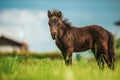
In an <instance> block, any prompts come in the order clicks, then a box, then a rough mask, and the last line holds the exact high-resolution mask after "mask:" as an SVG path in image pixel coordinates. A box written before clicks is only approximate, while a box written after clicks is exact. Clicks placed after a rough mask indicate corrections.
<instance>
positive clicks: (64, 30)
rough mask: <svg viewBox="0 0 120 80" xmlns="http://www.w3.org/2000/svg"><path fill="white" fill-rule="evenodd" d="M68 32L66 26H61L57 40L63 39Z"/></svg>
mask: <svg viewBox="0 0 120 80" xmlns="http://www.w3.org/2000/svg"><path fill="white" fill-rule="evenodd" d="M68 31H69V29H68V28H67V27H66V25H64V24H63V25H61V26H60V28H59V31H58V35H57V37H58V38H63V37H64V35H65V34H66V33H67V32H68Z"/></svg>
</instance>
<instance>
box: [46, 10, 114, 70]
mask: <svg viewBox="0 0 120 80" xmlns="http://www.w3.org/2000/svg"><path fill="white" fill-rule="evenodd" d="M48 18H49V21H48V24H49V26H50V32H51V36H52V38H53V39H54V40H55V42H56V45H57V47H58V48H59V49H60V50H61V52H62V55H63V57H64V60H65V63H66V64H67V65H71V64H72V53H73V52H81V51H86V50H89V49H91V50H92V52H93V53H94V56H95V59H96V61H97V63H98V66H99V67H100V68H101V69H103V68H104V62H106V64H107V65H108V67H109V68H110V69H114V56H115V53H114V40H113V35H112V34H111V33H110V32H109V31H107V30H105V29H104V28H102V27H101V26H98V25H89V26H84V27H80V28H77V27H74V26H72V25H71V24H70V23H69V22H68V20H67V19H64V18H63V15H62V13H61V11H58V10H52V11H48Z"/></svg>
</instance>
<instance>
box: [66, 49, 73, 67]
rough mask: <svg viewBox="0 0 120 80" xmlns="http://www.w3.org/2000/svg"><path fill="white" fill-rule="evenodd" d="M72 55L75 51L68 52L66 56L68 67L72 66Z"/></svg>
mask: <svg viewBox="0 0 120 80" xmlns="http://www.w3.org/2000/svg"><path fill="white" fill-rule="evenodd" d="M72 53H73V50H71V49H70V50H68V51H67V52H66V55H65V64H66V65H72Z"/></svg>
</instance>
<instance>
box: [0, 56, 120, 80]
mask: <svg viewBox="0 0 120 80" xmlns="http://www.w3.org/2000/svg"><path fill="white" fill-rule="evenodd" d="M115 67H116V69H115V71H111V70H110V69H108V68H107V66H105V69H104V70H99V68H98V66H97V64H96V62H94V61H89V62H87V61H85V60H80V61H79V62H77V61H76V60H73V65H72V67H67V66H65V64H64V61H63V60H62V59H49V58H43V59H39V58H35V57H30V56H29V57H27V56H14V57H11V56H0V80H119V79H120V60H118V61H117V62H116V64H115Z"/></svg>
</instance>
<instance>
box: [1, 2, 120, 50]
mask: <svg viewBox="0 0 120 80" xmlns="http://www.w3.org/2000/svg"><path fill="white" fill-rule="evenodd" d="M52 9H58V10H61V11H62V13H63V14H64V17H66V18H68V19H69V21H70V22H71V23H72V24H73V25H74V26H78V27H80V26H85V25H90V24H98V25H101V26H103V27H104V28H106V29H107V30H109V31H111V32H112V33H115V34H117V36H120V32H119V30H120V28H119V27H117V26H115V25H114V22H115V21H118V20H120V0H0V35H3V34H4V35H6V36H9V37H11V38H13V39H16V40H18V41H26V42H27V43H28V45H29V49H30V50H31V51H54V50H58V49H57V47H56V45H55V43H54V41H53V40H52V38H51V35H50V31H49V26H48V17H47V11H48V10H52Z"/></svg>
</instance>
